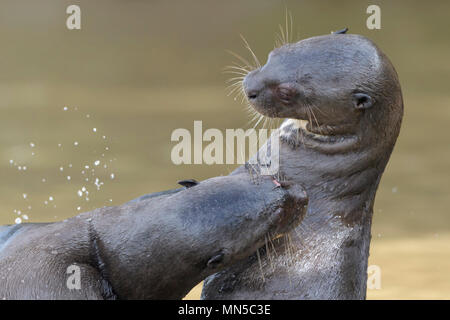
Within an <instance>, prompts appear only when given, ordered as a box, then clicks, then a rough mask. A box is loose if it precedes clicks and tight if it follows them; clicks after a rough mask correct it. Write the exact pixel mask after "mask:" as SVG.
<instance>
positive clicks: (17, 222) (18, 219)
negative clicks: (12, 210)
mask: <svg viewBox="0 0 450 320" xmlns="http://www.w3.org/2000/svg"><path fill="white" fill-rule="evenodd" d="M14 222H15V223H16V224H20V223H22V219H20V218H16V220H14Z"/></svg>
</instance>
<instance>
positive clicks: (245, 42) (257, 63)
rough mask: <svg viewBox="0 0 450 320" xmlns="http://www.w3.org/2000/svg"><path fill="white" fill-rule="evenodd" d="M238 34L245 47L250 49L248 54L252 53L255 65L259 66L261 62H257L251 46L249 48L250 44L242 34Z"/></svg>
mask: <svg viewBox="0 0 450 320" xmlns="http://www.w3.org/2000/svg"><path fill="white" fill-rule="evenodd" d="M240 36H241V39H242V41H244V44H245V47H246V48H247V49H248V51H250V54H251V55H252V57H253V60H254V61H255V64H256V67H257V68H261V63H259V60H258V57H257V56H256V55H255V53H254V52H253V50H252V48H250V45H249V44H248V42H247V40H246V39H245V38H244V36H243V35H242V34H241V35H240Z"/></svg>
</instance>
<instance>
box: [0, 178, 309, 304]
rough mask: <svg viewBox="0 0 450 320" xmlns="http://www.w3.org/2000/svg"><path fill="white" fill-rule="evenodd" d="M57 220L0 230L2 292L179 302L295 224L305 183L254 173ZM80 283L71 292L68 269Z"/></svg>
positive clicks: (302, 208) (7, 295)
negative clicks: (281, 182)
mask: <svg viewBox="0 0 450 320" xmlns="http://www.w3.org/2000/svg"><path fill="white" fill-rule="evenodd" d="M180 183H181V184H182V185H184V186H186V189H178V190H176V192H174V191H170V192H166V193H156V194H154V196H147V198H145V199H141V200H140V201H134V202H129V203H126V204H124V205H122V206H118V207H106V208H101V209H97V210H94V211H93V212H87V213H83V214H81V215H79V216H76V217H73V218H71V219H68V220H65V221H62V222H57V223H40V224H23V225H14V226H3V227H0V299H181V298H182V297H184V296H185V295H186V294H187V293H188V291H189V290H190V289H191V288H192V287H193V286H195V285H196V284H197V283H198V282H200V281H201V280H203V279H204V278H205V277H206V276H208V275H210V274H212V273H214V272H217V271H219V270H222V269H223V268H225V267H227V266H230V265H231V264H233V263H234V262H236V261H239V260H242V259H244V258H246V257H248V256H249V255H251V254H252V253H253V252H255V250H256V249H257V248H259V247H260V246H262V245H264V244H265V242H266V241H271V240H273V239H275V238H276V237H278V236H280V235H282V234H283V233H284V232H286V231H288V230H289V229H290V228H291V227H292V226H295V225H298V223H299V222H300V220H301V219H302V217H303V215H304V213H305V211H306V209H305V205H306V203H307V198H306V194H305V193H304V191H303V190H302V188H301V187H300V186H298V185H291V186H290V187H289V189H285V188H282V187H277V186H276V185H275V184H274V183H273V181H272V178H271V177H269V176H265V177H260V178H259V179H258V180H257V181H254V180H252V179H251V177H250V175H248V174H247V173H244V174H241V175H235V176H226V177H217V178H212V179H208V180H205V181H202V182H201V183H197V182H196V181H194V180H187V181H183V182H180ZM73 265H75V266H77V267H78V268H79V270H80V273H79V276H80V280H81V283H80V288H79V289H74V288H72V289H69V287H68V286H67V281H68V277H69V274H67V272H68V267H69V266H73Z"/></svg>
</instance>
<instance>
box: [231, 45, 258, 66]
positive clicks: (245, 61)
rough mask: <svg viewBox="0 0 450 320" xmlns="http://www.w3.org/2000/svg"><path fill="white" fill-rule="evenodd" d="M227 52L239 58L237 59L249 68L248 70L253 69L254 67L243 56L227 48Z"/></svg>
mask: <svg viewBox="0 0 450 320" xmlns="http://www.w3.org/2000/svg"><path fill="white" fill-rule="evenodd" d="M228 53H230V54H231V55H232V56H234V57H235V58H237V59H239V60H240V61H241V62H242V63H243V64H244V65H245V66H246V67H247V68H249V69H250V70H253V69H255V67H254V66H253V65H252V64H251V63H250V62H248V60H247V59H245V58H243V57H242V56H240V55H239V54H237V53H235V52H233V51H230V50H228Z"/></svg>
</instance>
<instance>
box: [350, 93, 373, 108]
mask: <svg viewBox="0 0 450 320" xmlns="http://www.w3.org/2000/svg"><path fill="white" fill-rule="evenodd" d="M352 102H353V106H354V107H355V109H369V108H370V107H371V106H372V105H373V103H374V99H373V98H372V97H371V96H369V95H368V94H365V93H354V94H353V95H352Z"/></svg>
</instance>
